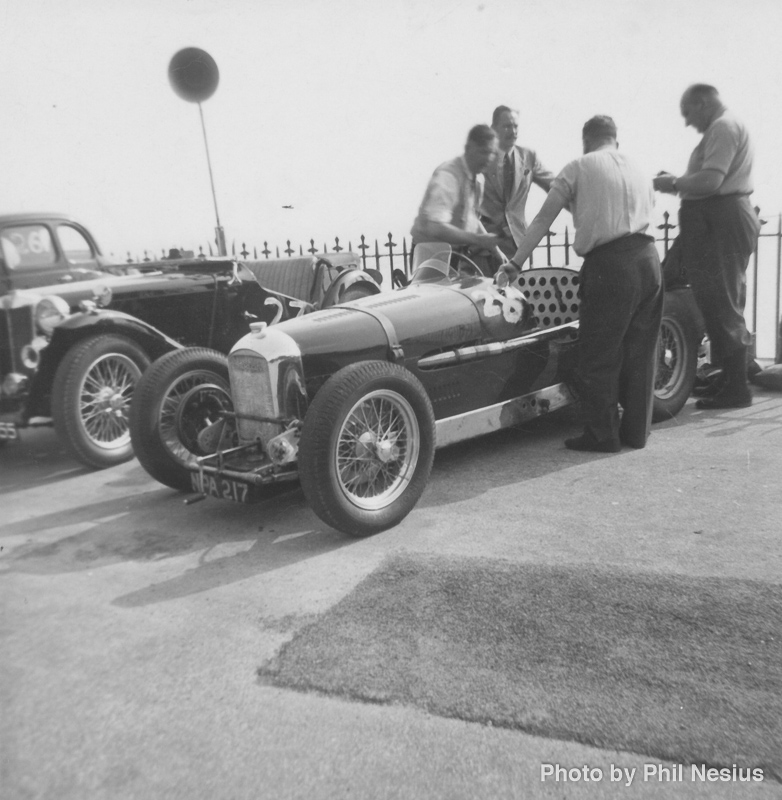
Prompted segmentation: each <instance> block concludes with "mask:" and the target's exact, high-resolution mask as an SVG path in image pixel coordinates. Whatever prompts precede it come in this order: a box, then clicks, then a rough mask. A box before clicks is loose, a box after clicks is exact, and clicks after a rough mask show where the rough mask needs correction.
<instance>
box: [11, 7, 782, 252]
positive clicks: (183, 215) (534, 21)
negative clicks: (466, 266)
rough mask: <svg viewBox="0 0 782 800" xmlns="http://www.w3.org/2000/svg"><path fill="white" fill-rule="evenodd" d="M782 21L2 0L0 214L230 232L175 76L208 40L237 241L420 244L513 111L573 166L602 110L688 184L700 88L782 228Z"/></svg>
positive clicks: (153, 244)
mask: <svg viewBox="0 0 782 800" xmlns="http://www.w3.org/2000/svg"><path fill="white" fill-rule="evenodd" d="M780 22H782V3H780V2H779V0H654V2H651V0H650V1H649V2H646V1H644V2H641V0H590V1H589V2H586V1H585V0H540V1H538V0H532V1H530V0H526V2H525V1H523V0H482V2H466V1H465V0H379V1H377V2H376V1H375V0H323V1H318V0H132V2H130V1H129V0H0V107H1V108H2V121H3V124H2V135H1V138H0V142H1V144H0V193H1V194H2V196H1V198H0V211H2V212H11V211H34V210H54V211H62V212H66V213H70V214H72V215H74V216H76V217H78V218H79V219H80V220H82V221H83V222H84V223H85V224H86V225H87V226H88V227H89V228H91V229H92V231H93V232H94V234H95V235H96V237H97V238H98V240H99V242H100V243H101V244H102V246H103V249H104V251H106V252H113V253H115V254H124V252H125V251H127V250H131V251H133V252H134V253H135V252H139V250H140V249H142V248H144V247H147V248H151V249H154V250H155V251H157V252H159V251H160V250H162V249H164V248H166V249H167V248H169V247H173V246H183V247H186V248H189V247H197V245H198V244H205V243H206V242H208V241H209V240H210V239H212V238H213V236H214V227H215V215H214V207H213V204H212V197H211V192H210V187H209V175H208V171H207V166H206V157H205V153H204V144H203V139H202V135H201V128H200V122H199V118H198V106H197V105H195V104H191V103H186V102H184V101H183V100H181V99H180V98H179V97H177V96H176V95H175V94H174V93H173V91H172V90H171V88H170V86H169V83H168V79H167V69H168V63H169V60H170V58H171V56H172V55H173V54H174V53H175V52H176V51H177V50H179V49H181V48H182V47H186V46H196V47H201V48H203V49H205V50H207V51H208V52H209V53H210V54H211V55H212V56H213V57H214V59H215V60H216V62H217V64H218V66H219V69H220V84H219V87H218V89H217V91H216V93H215V94H214V96H213V97H212V98H210V99H209V100H207V101H206V102H205V103H204V104H203V111H204V116H205V119H206V128H207V134H208V138H209V147H210V152H211V157H212V166H213V170H214V177H215V183H216V189H217V201H218V207H219V212H220V218H221V222H222V224H223V227H224V228H225V231H226V235H227V239H228V242H229V247H230V243H231V241H236V242H237V243H239V242H242V241H246V242H247V243H248V244H250V243H251V244H258V245H260V243H262V242H263V241H264V240H267V241H269V242H270V243H274V244H280V243H282V242H284V240H285V239H292V240H293V241H294V242H297V243H298V242H303V241H307V240H308V239H309V238H311V237H314V238H315V240H316V243H318V244H320V243H321V242H323V241H324V240H329V241H333V237H334V236H340V238H341V239H342V240H343V241H344V242H347V241H348V240H350V239H352V240H353V241H354V242H355V241H357V238H358V235H359V234H360V233H365V234H366V235H367V236H369V237H375V236H377V237H384V236H385V235H386V234H387V233H388V232H389V231H391V232H393V233H394V235H395V236H396V237H400V238H401V237H402V236H406V235H408V232H409V229H410V226H411V224H412V221H413V218H414V216H415V214H416V211H417V208H418V204H419V203H420V200H421V197H422V194H423V191H424V188H425V186H426V182H427V180H428V178H429V176H430V174H431V172H432V170H433V169H434V167H435V166H437V164H439V163H440V162H441V161H444V160H445V159H447V158H450V157H452V156H454V155H457V154H458V153H459V152H461V150H462V147H463V144H464V139H465V136H466V133H467V131H468V129H469V128H470V127H471V126H472V125H474V124H475V123H478V122H488V121H489V118H490V115H491V111H492V109H493V108H494V107H495V106H496V105H498V104H501V103H504V104H507V105H511V106H517V107H519V108H520V110H521V133H520V137H519V142H520V143H521V144H525V145H527V146H531V147H533V148H535V149H536V150H537V151H538V153H539V155H540V157H541V159H542V160H543V162H544V163H545V164H546V165H547V166H549V167H550V168H551V169H553V170H555V171H558V170H559V169H561V168H562V167H563V166H564V164H565V163H566V162H567V161H568V160H570V159H571V158H574V157H575V156H577V155H578V154H579V153H580V129H581V125H582V124H583V122H584V121H585V120H586V119H587V118H588V117H590V116H591V115H593V114H596V113H603V114H610V115H612V116H613V117H614V119H615V120H616V122H617V125H618V127H619V142H620V147H622V148H623V149H625V150H626V151H628V152H629V153H631V154H633V155H634V156H635V157H636V158H637V160H638V161H639V162H640V163H641V165H642V166H643V167H644V169H645V170H647V172H648V174H649V177H650V179H651V177H652V175H653V174H654V173H655V172H657V171H658V170H660V169H668V170H671V171H673V172H676V173H677V174H681V173H682V172H683V171H684V169H685V166H686V163H687V158H688V156H689V153H690V151H691V150H692V148H693V147H694V146H695V144H696V143H697V141H698V134H697V133H696V132H695V131H693V130H692V129H691V128H687V129H685V128H684V125H683V122H682V119H681V117H680V115H679V108H678V102H679V97H680V95H681V92H682V90H683V89H684V88H685V87H686V86H687V85H688V84H690V83H693V82H700V81H703V82H708V83H713V84H715V85H716V86H717V87H718V88H719V89H720V91H721V93H722V95H723V99H724V100H725V101H726V103H727V104H728V105H729V106H730V107H731V108H732V109H733V110H734V111H736V112H737V113H738V114H739V115H740V116H741V117H742V118H743V119H744V120H745V121H746V123H747V125H748V126H749V129H750V131H751V133H752V135H753V136H754V140H755V145H756V151H757V173H756V194H755V198H754V200H755V203H756V204H758V205H760V206H761V207H762V209H763V210H764V211H765V212H766V213H767V214H775V213H778V212H779V211H780V210H782V148H780V146H779V137H780V131H781V128H780V117H781V114H780V109H782V69H781V68H780V67H782V64H781V63H780V62H781V61H782V56H780V51H781V50H782V48H780V45H779V41H778V38H779V34H780V31H781V30H782V26H781V25H780ZM542 199H543V193H542V192H540V191H538V190H537V189H533V200H532V202H531V209H532V210H535V209H536V208H537V207H539V205H540V203H541V202H542ZM284 205H292V206H293V208H292V209H284V208H283V206H284ZM676 207H677V203H676V202H675V201H673V200H671V199H668V198H663V199H660V200H659V201H658V208H659V211H660V214H661V213H662V211H664V210H666V209H667V210H669V211H672V212H673V211H675V209H676ZM563 222H564V217H563Z"/></svg>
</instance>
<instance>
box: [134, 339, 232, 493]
mask: <svg viewBox="0 0 782 800" xmlns="http://www.w3.org/2000/svg"><path fill="white" fill-rule="evenodd" d="M199 386H201V387H203V391H202V392H200V393H199V392H198V391H194V390H196V389H197V387H199ZM183 400H186V404H187V408H181V407H180V405H181V403H182V401H183ZM230 410H232V405H231V396H230V384H229V381H228V359H227V358H226V357H225V356H224V355H223V354H222V353H218V352H217V351H215V350H208V349H206V348H204V347H191V348H187V349H185V350H174V351H172V352H171V353H166V355H164V356H163V357H162V358H159V359H158V360H157V361H155V363H154V364H153V365H152V366H151V367H150V368H149V369H148V370H147V372H146V373H145V375H144V377H143V378H142V379H141V381H140V382H139V385H138V387H137V389H136V396H135V397H134V400H133V407H132V408H131V413H130V435H131V439H132V442H133V449H134V450H135V453H136V456H137V458H138V460H139V461H140V462H141V466H142V467H144V469H145V470H146V471H147V472H148V473H149V474H150V475H151V476H152V477H153V478H154V479H155V480H156V481H159V482H160V483H163V484H165V485H166V486H170V487H171V488H172V489H179V490H180V491H190V490H191V489H192V484H191V480H190V475H191V470H189V469H188V468H187V465H188V464H194V463H195V459H196V457H197V456H202V455H205V453H202V452H201V451H200V449H199V447H198V441H197V437H198V434H199V433H200V432H201V431H202V430H203V429H204V428H205V427H207V426H208V425H211V424H212V423H213V422H216V421H217V420H218V419H219V412H220V411H230Z"/></svg>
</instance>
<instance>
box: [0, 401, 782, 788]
mask: <svg viewBox="0 0 782 800" xmlns="http://www.w3.org/2000/svg"><path fill="white" fill-rule="evenodd" d="M781 423H782V395H779V394H773V393H771V392H763V391H759V390H755V404H754V405H753V406H752V407H751V408H747V409H740V410H732V411H724V412H719V413H716V412H699V411H696V410H695V409H694V405H693V402H692V401H690V402H689V403H688V405H687V407H686V408H685V410H684V411H683V412H682V413H681V414H680V416H679V417H678V418H677V419H676V420H673V421H671V422H668V423H665V424H663V425H658V426H655V427H654V433H653V435H652V437H651V439H650V441H649V445H648V446H647V448H646V449H645V450H643V451H631V450H625V451H623V452H622V453H620V454H618V455H596V454H587V453H572V452H570V451H568V450H566V449H565V448H564V447H563V445H562V439H563V438H565V437H566V436H569V435H572V434H573V433H574V432H575V431H576V430H577V426H576V424H575V421H574V419H573V417H572V416H569V415H568V414H567V413H563V414H561V415H560V416H556V415H552V416H551V417H550V418H548V419H546V420H542V421H539V422H538V423H537V424H535V425H533V426H530V427H529V428H528V429H526V430H522V431H511V432H505V433H502V434H497V435H493V436H489V437H485V438H483V439H481V440H478V441H476V442H471V443H467V444H462V445H458V446H455V447H452V448H449V449H446V450H443V451H439V452H438V454H437V457H436V459H435V467H434V471H433V474H432V477H431V481H430V484H429V486H428V488H427V491H426V492H425V494H424V496H423V498H422V499H421V501H420V502H419V504H418V506H417V507H416V508H415V510H414V511H413V512H412V513H411V514H410V516H409V517H408V518H407V519H406V520H404V522H403V523H402V524H401V525H399V526H398V527H396V528H394V529H392V530H390V531H387V532H385V533H382V534H379V535H377V536H374V537H372V538H368V539H363V540H355V539H350V538H348V537H345V536H344V535H342V534H339V533H337V532H336V531H333V530H331V529H329V528H328V527H326V526H325V525H323V524H322V523H321V522H320V521H319V520H318V519H317V518H316V517H315V515H314V514H313V513H312V512H311V511H309V509H308V508H307V507H306V504H305V502H304V498H303V495H302V494H301V492H300V491H299V490H298V489H294V490H292V491H290V492H287V493H283V494H280V495H279V496H277V497H274V498H272V499H270V500H269V501H267V502H266V503H264V504H262V505H260V506H239V505H234V504H230V503H227V502H221V501H217V500H205V501H203V502H200V503H197V504H194V505H190V506H186V505H184V504H183V502H182V496H181V495H179V494H177V493H176V492H174V491H172V490H170V489H167V488H165V487H162V486H161V485H159V484H157V483H155V482H154V481H153V480H152V479H151V478H149V476H147V474H146V473H145V472H144V471H143V470H142V468H141V467H140V466H139V464H138V462H137V461H135V460H133V461H131V462H128V463H127V464H124V465H121V466H119V467H116V468H113V469H110V470H106V471H103V472H91V471H89V470H87V469H84V468H82V467H80V466H79V465H78V464H77V463H75V462H73V461H71V460H69V459H68V457H67V456H66V455H65V454H64V452H63V450H62V448H61V447H60V446H59V444H58V442H57V440H56V438H55V436H54V434H53V432H52V431H50V430H35V431H28V432H25V433H24V437H23V439H22V441H21V442H16V443H11V444H9V445H7V446H6V447H4V448H3V450H2V453H0V600H2V606H1V607H2V612H1V613H2V617H1V618H0V668H1V674H0V703H1V704H2V705H0V731H2V741H1V742H0V744H1V745H2V747H1V748H0V750H1V752H0V758H1V759H2V761H1V762H0V796H2V798H4V800H17V799H18V800H27V799H28V798H52V799H53V800H93V798H95V799H97V798H111V799H112V800H113V798H120V799H122V800H125V798H127V799H128V800H130V799H131V798H134V799H135V798H139V799H141V798H166V799H168V798H183V799H184V798H187V800H222V799H223V798H226V799H227V798H231V799H234V798H275V799H276V800H286V798H302V800H303V799H304V798H307V799H308V800H310V799H313V798H345V797H353V798H372V799H373V800H374V799H375V798H443V799H445V798H448V799H449V800H454V799H455V798H521V797H524V798H538V797H540V798H555V797H556V798H565V797H568V798H569V797H609V796H611V797H644V798H645V797H655V798H669V797H699V798H700V797H702V798H734V797H744V796H751V797H758V798H772V797H774V798H779V797H782V785H781V784H779V783H778V782H775V781H773V780H767V781H764V782H763V783H759V784H751V785H748V784H733V783H709V784H705V785H703V784H698V783H692V782H683V783H680V784H664V783H658V782H654V781H650V782H640V781H635V782H634V783H633V785H631V786H629V787H627V786H625V785H623V784H622V783H621V782H617V783H607V782H605V781H603V782H590V783H587V782H584V781H577V782H572V781H570V782H561V781H560V782H555V781H551V780H546V781H542V780H541V769H542V765H544V764H560V765H563V766H565V767H568V768H573V767H578V768H581V767H582V766H583V765H587V766H589V767H599V768H602V769H604V770H606V769H607V768H608V766H609V765H610V764H614V765H617V766H621V767H626V768H633V767H635V768H637V769H639V770H640V769H642V767H643V765H644V764H646V763H648V761H649V759H648V758H645V757H644V756H643V755H642V754H637V753H636V754H634V753H626V752H612V751H606V750H601V749H597V748H593V747H588V746H585V745H582V744H578V743H576V742H569V741H557V740H550V739H544V738H537V737H534V736H530V735H527V734H524V733H521V732H518V731H513V730H502V729H497V728H494V727H492V726H491V725H489V724H486V725H484V724H478V723H467V722H463V721H460V720H454V719H443V718H439V717H436V716H433V715H430V714H427V713H425V712H424V711H422V710H420V709H416V708H406V707H399V706H388V705H382V704H366V703H361V702H354V701H350V700H346V699H335V698H331V697H324V696H319V695H314V694H306V693H297V692H293V691H287V690H282V689H279V688H275V687H271V686H267V685H264V684H262V683H261V682H259V680H258V679H257V675H256V670H257V668H258V666H259V665H261V664H263V663H266V662H267V661H268V660H269V659H270V658H271V657H272V656H273V655H274V654H275V653H276V652H277V651H278V649H279V648H280V646H281V645H282V644H283V643H284V642H286V641H288V640H289V639H290V638H291V637H292V636H294V635H295V633H296V632H297V631H298V630H300V629H301V627H302V626H304V625H306V624H308V623H311V622H312V621H313V620H315V619H317V616H318V615H319V614H322V613H323V612H324V611H326V610H327V609H329V608H330V607H331V606H332V605H333V604H335V603H336V602H338V601H339V600H340V599H341V598H343V597H344V596H345V595H346V594H348V593H349V592H350V591H351V590H352V589H353V587H355V585H356V584H357V583H358V582H359V581H360V580H361V579H362V578H364V577H365V576H366V575H368V574H369V573H370V572H371V571H372V570H374V569H375V568H376V567H377V566H378V565H379V564H380V563H381V561H382V560H383V559H384V557H385V556H387V555H388V554H390V553H393V552H398V551H407V552H410V553H415V552H422V553H423V552H426V553H446V554H452V555H459V556H465V557H484V556H486V557H491V558H503V559H506V560H510V561H518V562H537V563H545V564H601V565H604V566H605V565H608V566H612V565H614V566H616V567H617V568H623V569H637V570H644V571H647V572H661V573H668V574H675V575H699V576H724V577H737V578H752V579H755V580H759V581H763V582H766V583H770V584H778V583H780V582H782V545H781V544H780V535H781V533H782V524H780V518H781V517H780V500H779V489H780V475H782V424H781Z"/></svg>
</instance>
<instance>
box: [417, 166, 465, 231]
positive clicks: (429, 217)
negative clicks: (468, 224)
mask: <svg viewBox="0 0 782 800" xmlns="http://www.w3.org/2000/svg"><path fill="white" fill-rule="evenodd" d="M458 202H459V183H458V181H457V180H456V177H455V176H453V175H451V174H450V173H447V172H443V173H441V174H439V175H435V176H433V177H432V180H431V182H430V184H429V188H428V190H427V192H426V199H425V200H424V203H423V205H422V207H421V216H422V217H423V218H424V219H425V220H426V221H427V222H444V223H446V224H448V223H450V222H451V220H452V219H453V210H454V208H455V207H456V204H457V203H458Z"/></svg>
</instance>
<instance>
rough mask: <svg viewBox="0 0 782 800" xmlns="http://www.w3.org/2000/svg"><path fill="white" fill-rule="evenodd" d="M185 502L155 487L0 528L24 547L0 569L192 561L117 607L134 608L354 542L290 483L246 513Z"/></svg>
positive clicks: (57, 570)
mask: <svg viewBox="0 0 782 800" xmlns="http://www.w3.org/2000/svg"><path fill="white" fill-rule="evenodd" d="M131 478H132V476H131ZM185 497H186V495H182V494H180V493H178V492H174V491H173V490H171V489H163V488H161V489H159V490H153V491H151V492H145V493H143V494H139V495H134V496H123V497H118V498H114V499H112V500H106V501H102V502H98V503H94V504H91V505H87V506H81V507H79V508H73V509H70V510H66V511H58V512H53V513H51V514H43V515H40V516H35V517H32V518H30V519H26V520H22V521H19V522H14V523H10V524H7V525H3V526H1V527H0V537H4V538H7V537H28V538H29V539H30V541H28V542H25V543H23V544H20V545H17V546H14V547H12V549H10V551H9V550H8V549H6V554H5V556H4V558H3V566H4V568H5V571H6V572H9V571H12V572H24V573H29V574H42V575H43V574H62V573H69V572H81V571H88V570H94V569H100V568H101V567H105V566H109V565H112V564H118V563H122V562H131V561H135V562H141V563H143V562H156V561H162V560H165V559H170V558H175V557H181V556H187V555H188V554H194V553H198V554H199V555H198V563H197V566H196V567H194V568H192V569H186V570H185V571H184V572H183V573H182V574H181V575H178V576H177V577H176V578H173V579H171V580H168V581H162V582H161V583H158V584H155V585H152V586H149V587H147V588H145V589H142V590H140V591H138V592H134V593H133V594H132V595H127V596H124V597H121V598H118V599H117V600H116V601H115V602H116V604H117V605H122V606H134V605H145V604H147V603H154V602H160V601H161V600H167V599H173V598H175V597H181V596H184V595H189V594H193V593H196V592H201V591H205V590H207V589H210V588H214V587H217V586H221V585H223V584H226V583H233V582H236V581H240V580H244V579H245V578H249V577H253V576H255V575H258V574H261V573H264V572H269V571H272V570H275V569H279V568H281V567H284V566H287V565H289V564H292V563H296V562H298V561H301V560H304V559H307V558H312V557H314V556H318V555H321V554H323V553H327V552H330V551H332V550H336V549H339V548H340V547H344V546H346V545H348V544H351V543H352V542H354V541H355V540H354V539H350V538H349V537H346V536H344V535H342V534H340V533H338V532H337V531H334V530H332V529H331V528H328V527H326V526H322V525H318V524H317V519H316V517H315V516H314V514H313V513H312V512H311V511H310V510H309V509H308V508H307V506H306V503H305V501H304V496H303V494H302V492H301V490H300V489H299V488H298V486H295V485H294V486H290V487H282V488H279V489H276V490H275V491H271V492H269V496H268V499H266V500H264V501H263V502H261V503H258V504H255V505H251V506H243V505H238V504H233V503H225V502H220V501H213V500H205V501H203V502H199V503H197V504H195V505H193V506H185V505H184V503H183V498H185ZM53 537H57V538H53Z"/></svg>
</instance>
